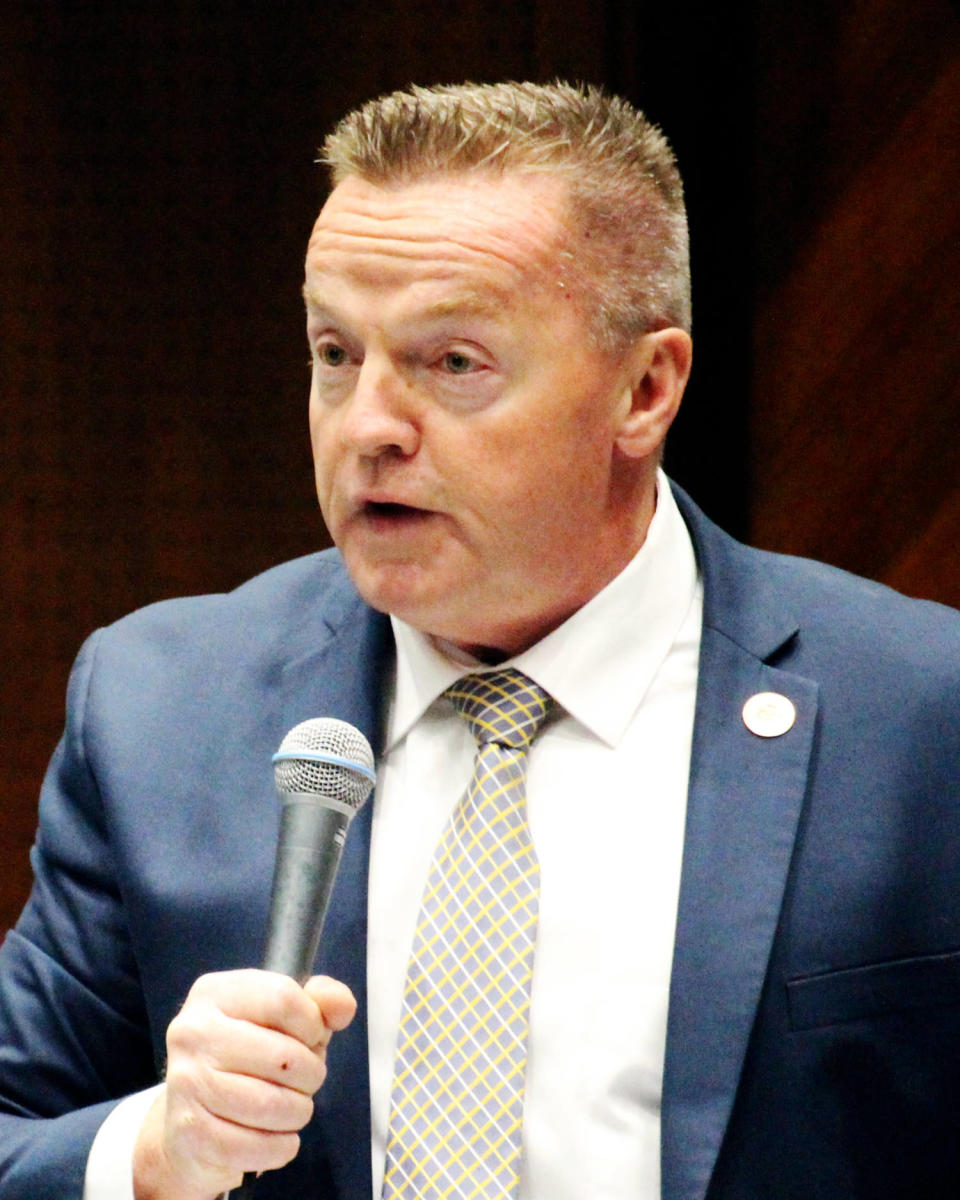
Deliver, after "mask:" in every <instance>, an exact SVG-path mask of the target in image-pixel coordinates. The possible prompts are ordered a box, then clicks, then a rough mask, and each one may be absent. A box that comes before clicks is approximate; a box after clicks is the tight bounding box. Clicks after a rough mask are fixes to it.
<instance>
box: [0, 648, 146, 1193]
mask: <svg viewBox="0 0 960 1200" xmlns="http://www.w3.org/2000/svg"><path fill="white" fill-rule="evenodd" d="M97 642H98V635H94V636H93V638H91V639H90V641H89V642H88V643H87V645H86V646H85V647H84V649H83V650H82V651H81V654H80V656H79V658H78V659H77V663H76V665H75V667H74V670H73V673H72V675H71V680H70V687H69V691H68V700H67V724H66V729H65V732H64V735H63V738H62V739H61V742H60V745H59V746H58V747H57V750H56V753H55V754H54V758H53V760H52V762H51V765H50V769H49V771H48V773H47V777H46V780H45V781H44V785H43V791H42V794H41V800H40V814H39V828H38V832H37V837H36V842H35V845H34V848H33V851H32V852H31V861H32V866H33V872H34V886H33V890H32V893H31V895H30V899H29V900H28V902H27V905H26V908H25V909H24V911H23V914H22V915H21V917H20V920H19V921H18V923H17V925H16V927H15V928H14V929H13V930H11V931H10V932H9V933H8V935H7V937H6V939H5V941H4V943H3V945H2V947H0V1194H2V1196H3V1198H4V1200H37V1197H39V1196H50V1197H53V1196H56V1197H58V1200H80V1197H81V1196H82V1194H83V1180H84V1171H85V1168H86V1161H87V1156H88V1153H89V1150H90V1146H91V1144H92V1142H93V1139H94V1137H95V1136H96V1133H97V1130H98V1129H99V1127H100V1125H101V1123H102V1122H103V1120H104V1119H105V1118H106V1116H107V1115H108V1113H109V1112H110V1111H111V1109H112V1108H113V1106H114V1104H115V1102H116V1101H117V1100H118V1099H119V1098H120V1097H122V1096H124V1095H127V1094H128V1093H130V1092H133V1091H137V1090H139V1089H141V1088H144V1087H147V1086H149V1085H150V1084H152V1083H155V1082H156V1078H157V1071H156V1065H155V1063H154V1060H153V1053H152V1050H151V1043H150V1037H149V1030H148V1026H147V1017H146V1012H145V1006H144V1001H143V995H142V990H141V986H140V979H139V975H138V970H137V965H136V961H135V959H134V955H133V952H132V949H131V940H130V935H129V930H128V927H127V922H126V919H125V913H124V904H123V897H122V895H121V891H120V887H119V885H118V883H117V872H116V870H115V863H114V859H113V853H112V847H111V839H110V830H109V823H108V820H107V818H106V815H105V812H104V808H103V805H102V803H101V796H100V793H99V790H98V787H97V781H96V779H95V778H94V775H93V773H92V771H91V770H90V767H89V759H88V755H87V752H86V750H87V748H86V746H85V744H84V736H85V729H84V713H85V706H86V699H87V694H88V689H89V686H90V678H91V673H92V671H93V669H94V662H95V660H96V653H97Z"/></svg>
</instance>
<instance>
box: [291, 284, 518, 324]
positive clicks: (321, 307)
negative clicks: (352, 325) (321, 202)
mask: <svg viewBox="0 0 960 1200" xmlns="http://www.w3.org/2000/svg"><path fill="white" fill-rule="evenodd" d="M301 291H302V295H303V299H304V301H305V303H306V305H307V308H308V309H309V310H310V311H311V312H315V313H321V314H327V315H329V316H335V315H336V310H335V309H333V308H331V307H330V305H329V304H327V302H326V301H325V299H324V297H323V295H322V293H321V292H319V291H317V290H315V289H312V288H311V287H310V285H309V284H306V283H305V284H304V285H303V288H302V289H301ZM510 298H511V293H510V292H509V291H507V290H504V291H503V292H498V293H496V294H488V293H486V292H476V291H464V292H460V293H458V294H456V295H453V296H446V297H444V298H443V299H440V300H435V301H433V302H432V303H430V304H427V305H425V306H424V307H423V308H422V309H421V310H420V311H419V312H418V313H417V314H416V315H417V318H418V319H425V320H434V321H442V320H444V319H445V318H447V317H462V316H468V317H496V316H502V314H503V311H504V309H505V308H508V307H509V305H510Z"/></svg>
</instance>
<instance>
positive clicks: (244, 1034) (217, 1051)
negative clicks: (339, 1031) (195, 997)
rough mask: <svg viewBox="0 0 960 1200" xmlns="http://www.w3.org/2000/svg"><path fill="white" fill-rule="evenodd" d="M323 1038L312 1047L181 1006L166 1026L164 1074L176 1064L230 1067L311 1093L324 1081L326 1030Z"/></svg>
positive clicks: (208, 1010)
mask: <svg viewBox="0 0 960 1200" xmlns="http://www.w3.org/2000/svg"><path fill="white" fill-rule="evenodd" d="M321 1038H322V1040H324V1045H323V1046H321V1047H320V1048H319V1049H314V1048H312V1047H309V1046H305V1045H304V1044H303V1043H302V1042H300V1041H298V1040H297V1039H296V1038H294V1037H290V1036H289V1035H288V1034H284V1033H279V1032H277V1031H276V1030H275V1029H266V1028H264V1027H262V1026H260V1025H253V1024H251V1023H250V1022H249V1021H243V1020H237V1019H236V1018H234V1017H229V1016H226V1015H225V1014H224V1013H223V1012H221V1011H220V1010H219V1009H217V1008H215V1007H212V1006H207V1005H196V1004H195V1005H192V1006H189V1007H186V1008H184V1009H183V1011H182V1012H181V1013H180V1014H179V1015H178V1016H177V1017H176V1018H175V1019H174V1020H173V1021H172V1022H171V1024H170V1027H169V1029H168V1031H167V1060H168V1064H169V1066H168V1076H169V1073H170V1070H171V1069H173V1068H175V1067H177V1066H182V1067H183V1068H184V1069H185V1070H189V1071H195V1072H198V1073H202V1072H206V1073H207V1074H209V1073H212V1072H214V1071H219V1072H224V1073H234V1074H238V1075H248V1076H251V1077H253V1078H258V1079H263V1080H268V1081H270V1082H272V1083H275V1084H279V1085H281V1086H283V1087H287V1088H290V1089H292V1090H295V1091H299V1092H302V1093H303V1094H304V1095H310V1096H312V1095H313V1093H314V1092H315V1091H316V1090H317V1088H318V1087H319V1086H320V1085H321V1083H322V1082H323V1078H324V1074H325V1068H324V1050H325V1039H327V1038H329V1032H328V1031H323V1032H322V1034H321Z"/></svg>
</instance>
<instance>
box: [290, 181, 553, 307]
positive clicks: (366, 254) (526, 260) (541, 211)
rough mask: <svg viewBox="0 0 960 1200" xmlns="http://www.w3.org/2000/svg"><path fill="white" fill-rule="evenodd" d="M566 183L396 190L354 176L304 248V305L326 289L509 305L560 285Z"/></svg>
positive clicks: (422, 184)
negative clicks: (444, 290) (452, 292)
mask: <svg viewBox="0 0 960 1200" xmlns="http://www.w3.org/2000/svg"><path fill="white" fill-rule="evenodd" d="M569 242H570V235H569V223H568V220H567V217H566V206H565V191H564V187H563V184H562V183H561V182H560V181H559V180H557V179H553V178H550V177H549V176H545V175H534V176H519V175H516V174H514V175H509V174H507V175H492V174H491V175H485V174H481V175H471V176H462V175H455V176H443V177H437V178H430V179H425V180H418V181H415V182H408V183H402V184H374V183H370V182H368V181H366V180H363V179H359V178H357V177H350V178H348V179H346V180H344V181H343V182H342V183H341V184H339V186H338V187H337V188H336V189H335V190H334V191H333V192H332V194H331V196H330V198H329V199H328V201H327V203H326V204H325V205H324V207H323V210H322V211H321V213H320V216H319V217H318V218H317V222H316V224H315V225H314V228H313V232H312V234H311V237H310V243H309V246H308V248H307V261H306V277H307V278H306V288H305V294H306V298H307V302H308V303H317V304H320V303H324V302H325V300H326V299H327V296H328V293H329V291H330V289H331V288H334V289H335V288H336V286H337V285H338V284H342V283H347V284H350V285H354V286H359V287H368V288H375V289H376V288H394V287H403V288H407V287H420V288H421V289H423V288H427V289H429V288H430V287H431V285H445V284H448V283H453V284H457V283H459V284H461V285H462V286H463V287H464V288H466V289H467V290H469V291H471V292H473V293H475V294H476V295H477V296H478V297H479V296H481V295H488V296H494V295H497V294H502V297H503V299H504V300H505V301H506V300H508V299H510V298H511V297H516V296H517V295H518V293H519V294H521V295H522V294H523V293H524V292H525V291H527V290H530V289H537V288H539V287H541V286H543V285H544V284H549V283H553V284H554V286H555V285H556V282H557V280H559V279H561V278H562V275H563V272H564V267H565V265H566V261H567V259H568V258H569V248H568V247H569Z"/></svg>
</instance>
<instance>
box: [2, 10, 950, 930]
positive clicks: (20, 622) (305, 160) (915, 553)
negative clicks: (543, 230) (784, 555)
mask: <svg viewBox="0 0 960 1200" xmlns="http://www.w3.org/2000/svg"><path fill="white" fill-rule="evenodd" d="M705 7H706V6H702V5H698V6H695V5H693V4H692V3H684V2H683V0H678V2H676V3H674V4H672V5H662V4H658V5H653V4H644V3H641V2H638V3H636V4H634V5H632V6H625V5H622V4H619V3H615V2H614V0H606V2H604V0H525V2H524V0H520V2H519V3H518V0H459V3H458V4H456V5H448V6H437V5H435V4H432V3H427V2H426V0H376V2H374V0H360V2H358V3H350V2H349V0H345V2H343V3H341V4H338V5H330V6H327V7H324V6H323V5H320V4H317V3H315V2H314V3H311V4H309V5H307V4H305V3H290V4H284V5H266V4H261V5H253V4H241V3H237V2H236V0H234V2H230V0H224V2H221V3H208V4H203V3H192V4H191V3H185V2H184V0H167V2H166V3H164V4H160V3H139V4H132V3H122V2H115V3H100V4H95V3H84V4H72V3H71V4H68V3H67V2H66V0H62V2H51V3H41V2H38V3H23V2H19V0H12V2H8V3H7V4H6V5H5V6H4V7H3V9H2V13H0V196H2V210H0V454H2V468H0V470H2V475H0V478H2V489H0V572H2V575H0V581H2V582H0V587H2V594H0V599H2V604H0V618H2V625H0V628H2V644H0V672H2V674H0V797H2V810H0V811H2V821H0V935H2V931H3V929H5V928H6V927H7V926H8V925H9V924H10V923H11V922H12V921H13V920H14V919H15V915H16V912H17V911H18V909H19V907H20V905H21V904H22V902H23V899H24V897H25V895H26V891H27V888H28V880H29V872H28V865H27V851H28V848H29V844H30V841H31V838H32V834H33V828H34V821H35V804H36V794H37V789H38V786H39V781H40V777H41V775H42V772H43V769H44V766H45V763H46V760H47V758H48V757H49V754H50V752H51V751H52V749H53V746H54V744H55V742H56V739H57V736H58V734H59V730H60V726H61V722H62V718H63V691H64V685H65V682H66V676H67V673H68V670H69V666H70V662H71V660H72V658H73V656H74V654H75V652H76V650H77V648H78V646H79V644H80V642H81V641H82V639H83V638H84V636H85V635H86V634H87V633H89V632H90V631H91V630H92V629H93V628H94V627H96V626H97V625H99V624H102V623H103V622H105V621H110V620H112V619H114V618H116V617H118V616H120V615H121V614H122V613H124V612H126V611H128V610H129V609H131V608H133V607H136V606H138V605H141V604H144V603H147V602H149V601H152V600H156V599H159V598H161V597H165V596H171V595H176V594H179V593H185V592H198V591H209V590H216V589H222V588H228V587H231V586H233V585H234V584H237V583H239V582H240V581H241V580H243V579H244V578H246V577H248V576H249V575H251V574H253V573H255V572H256V571H258V570H260V569H262V568H265V567H267V566H269V565H270V564H272V563H274V562H277V561H280V560H281V559H284V558H287V557H291V556H293V555H296V554H300V553H304V552H307V551H309V550H312V549H314V548H316V547H318V546H320V545H322V544H324V543H325V541H326V538H325V533H324V530H323V527H322V524H321V522H320V518H319V516H318V514H317V511H316V506H315V502H314V499H313V495H312V488H311V472H310V463H309V449H308V442H307V434H306V420H305V417H306V395H307V370H306V347H305V344H304V339H303V333H302V318H301V311H300V300H299V286H300V278H301V263H302V255H303V249H304V245H305V241H306V237H307V233H308V231H309V228H310V225H311V222H312V220H313V217H314V216H315V213H316V210H317V208H318V205H319V203H320V200H321V195H322V180H321V177H320V175H319V172H318V169H317V168H316V167H315V166H314V164H313V161H312V160H313V157H314V149H315V147H316V146H317V144H318V143H319V141H320V140H321V138H322V135H323V133H324V131H325V130H326V129H327V127H328V126H329V125H330V124H331V123H332V122H333V120H335V119H336V117H338V116H339V115H340V114H341V113H342V112H343V111H345V110H346V109H347V108H349V107H351V106H352V105H353V104H355V103H357V102H359V101H361V100H363V99H366V98H367V97H369V96H371V95H374V94H376V93H379V92H382V91H384V90H388V89H391V88H393V87H396V86H400V85H403V84H405V83H407V82H409V81H411V80H415V81H417V82H436V81H444V80H459V79H464V78H473V79H488V80H494V79H502V78H511V77H513V78H517V77H534V78H541V79H548V78H551V77H554V76H557V75H560V76H567V77H573V78H577V79H586V80H591V81H595V82H602V83H605V84H607V85H608V86H609V87H610V88H612V89H613V90H617V91H620V92H623V93H624V94H626V95H628V96H629V97H630V98H631V99H633V100H634V101H636V102H638V103H640V104H641V105H642V106H643V107H645V108H646V109H647V111H648V112H649V113H650V115H651V116H653V117H654V118H655V119H657V120H659V121H660V122H661V123H662V124H663V125H664V127H665V128H666V130H667V132H668V133H669V134H670V135H671V138H672V140H673V141H674V144H675V145H676V147H677V150H678V153H679V155H680V158H681V163H682V166H683V168H684V172H685V175H686V178H687V185H688V196H689V202H690V209H691V219H692V225H693V254H694V273H695V274H694V284H695V287H694V294H695V314H696V328H695V334H696V342H697V364H696V370H695V376H694V380H693V383H692V386H691V390H690V394H689V401H688V404H687V405H686V409H685V412H684V414H683V417H682V420H681V422H680V423H679V426H678V429H677V431H676V434H675V436H674V437H673V440H672V444H671V447H670V456H669V463H670V467H671V469H672V471H673V473H674V474H675V475H676V476H677V477H678V478H679V479H680V480H681V481H682V482H683V483H684V484H685V485H686V486H687V487H688V488H689V489H690V490H691V491H692V492H693V493H694V495H695V497H696V498H697V499H698V500H699V501H700V502H701V504H702V505H703V506H704V507H705V508H706V509H707V510H708V512H710V513H711V514H712V515H713V516H714V517H715V518H716V519H718V520H719V521H720V522H721V523H722V524H724V525H725V526H726V527H727V528H729V529H730V530H731V531H733V532H735V533H737V534H740V535H742V536H744V537H747V538H749V539H750V540H752V541H754V542H757V543H759V544H762V545H764V546H769V547H774V548H778V549H782V550H787V551H790V552H795V553H803V554H812V555H814V556H816V557H820V558H824V559H827V560H829V561H831V562H835V563H838V564H839V565H841V566H844V567H848V568H850V569H853V570H856V571H859V572H861V573H864V574H867V575H870V576H872V577H874V578H877V579H881V580H884V581H887V582H890V583H892V584H894V585H895V586H897V587H899V588H901V589H903V590H905V591H907V592H910V593H912V594H916V595H921V596H926V597H930V598H936V599H940V600H942V601H945V602H947V603H951V604H954V605H960V569H958V552H957V546H958V543H960V449H958V446H960V438H958V433H960V400H958V394H960V389H958V382H957V381H958V374H960V371H958V368H960V339H958V326H960V321H958V316H960V312H958V307H960V306H958V296H960V288H958V284H957V280H958V277H960V203H958V194H960V54H958V50H960V21H958V16H957V13H956V10H955V8H954V7H952V6H951V5H950V4H949V3H948V2H947V0H911V2H910V3H906V2H904V0H901V2H899V3H897V2H895V0H830V2H829V3H828V2H827V0H813V2H808V3H805V4H803V5H798V4H795V3H787V2H786V0H779V2H772V0H771V2H767V3H760V2H759V0H757V3H756V5H755V6H751V5H750V4H742V5H726V6H722V8H723V10H724V11H723V12H722V13H721V12H716V13H713V15H706V16H705V15H704V9H705ZM714 7H716V8H720V7H721V6H714ZM709 11H712V10H708V12H709Z"/></svg>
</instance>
